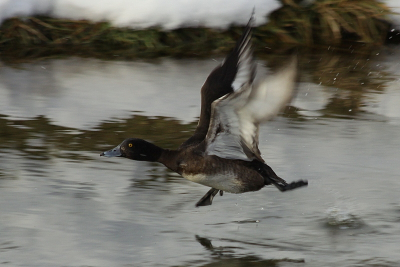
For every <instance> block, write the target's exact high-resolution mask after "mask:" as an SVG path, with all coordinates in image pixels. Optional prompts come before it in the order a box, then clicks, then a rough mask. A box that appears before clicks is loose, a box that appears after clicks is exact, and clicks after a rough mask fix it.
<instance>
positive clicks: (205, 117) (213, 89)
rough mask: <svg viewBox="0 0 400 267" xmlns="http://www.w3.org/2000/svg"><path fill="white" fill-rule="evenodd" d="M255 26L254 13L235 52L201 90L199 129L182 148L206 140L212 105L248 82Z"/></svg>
mask: <svg viewBox="0 0 400 267" xmlns="http://www.w3.org/2000/svg"><path fill="white" fill-rule="evenodd" d="M253 24H254V13H253V14H252V16H251V18H250V20H249V22H248V24H247V26H246V28H245V30H244V32H243V34H242V36H241V37H240V39H239V40H238V41H237V43H236V46H235V48H234V49H233V51H232V52H231V53H230V54H229V55H228V56H227V57H226V59H225V60H224V62H222V64H221V65H220V66H218V67H216V68H215V69H214V70H213V71H212V72H211V73H210V75H209V76H208V77H207V79H206V81H205V83H204V84H203V86H202V88H201V112H200V119H199V122H198V125H197V128H196V130H195V132H194V134H193V136H192V137H190V138H189V139H188V140H187V141H185V142H184V143H183V144H182V145H181V148H182V147H185V146H190V145H196V144H198V143H200V142H202V141H203V140H204V138H205V137H206V134H207V131H208V127H209V125H210V117H211V104H212V103H213V102H214V101H215V100H216V99H218V98H220V97H222V96H224V95H226V94H229V93H232V92H233V91H234V89H238V88H240V86H241V85H242V84H243V83H244V82H246V81H247V80H248V75H249V71H250V68H249V67H248V66H247V65H248V64H250V63H251V62H250V61H249V60H246V59H247V58H248V55H247V54H246V51H248V49H247V48H246V47H248V46H249V45H250V43H251V30H252V27H253Z"/></svg>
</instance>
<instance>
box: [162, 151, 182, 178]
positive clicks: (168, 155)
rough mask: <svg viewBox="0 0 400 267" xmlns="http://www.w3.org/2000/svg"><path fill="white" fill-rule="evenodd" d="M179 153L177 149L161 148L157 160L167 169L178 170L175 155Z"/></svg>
mask: <svg viewBox="0 0 400 267" xmlns="http://www.w3.org/2000/svg"><path fill="white" fill-rule="evenodd" d="M178 155H179V151H178V150H169V149H162V153H161V155H160V157H159V158H158V159H157V162H159V163H162V164H164V165H165V167H167V168H168V169H170V170H172V171H174V172H177V171H178V162H177V161H178V160H177V157H178Z"/></svg>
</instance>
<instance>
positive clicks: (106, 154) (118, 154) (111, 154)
mask: <svg viewBox="0 0 400 267" xmlns="http://www.w3.org/2000/svg"><path fill="white" fill-rule="evenodd" d="M100 156H104V157H109V158H110V157H121V156H122V154H121V148H120V146H116V147H115V148H113V149H111V150H108V151H106V152H103V153H101V154H100Z"/></svg>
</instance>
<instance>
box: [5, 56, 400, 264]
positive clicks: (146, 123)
mask: <svg viewBox="0 0 400 267" xmlns="http://www.w3.org/2000/svg"><path fill="white" fill-rule="evenodd" d="M398 58H400V51H399V50H398V49H394V48H389V49H386V50H385V51H380V52H379V53H374V54H373V55H368V56H365V55H364V56H360V55H355V54H354V56H353V55H351V54H350V55H345V56H343V55H340V54H337V53H335V52H331V51H329V52H327V53H323V54H317V55H313V56H304V58H302V59H301V69H302V72H301V82H300V84H299V91H298V93H297V95H296V98H295V99H294V101H293V102H292V103H291V107H290V108H289V109H287V110H286V112H285V113H284V114H283V115H281V116H279V117H278V118H276V119H275V120H274V121H271V122H269V123H267V124H265V125H263V126H262V127H261V132H260V150H261V152H262V154H263V156H264V158H265V160H266V161H267V163H268V164H269V165H270V166H272V168H273V169H274V170H275V171H276V172H277V173H278V175H280V176H281V177H284V178H285V179H286V180H288V181H292V180H298V179H308V181H309V186H308V187H307V188H302V189H299V190H295V191H292V192H286V193H281V192H279V191H278V190H277V189H276V188H274V187H266V188H264V189H262V190H261V191H258V192H252V193H246V194H242V195H234V194H228V193H226V194H224V196H223V197H220V196H216V198H215V199H214V203H213V205H212V206H208V207H202V208H195V207H194V204H195V203H196V202H197V201H198V200H199V199H200V198H201V197H202V196H203V194H205V193H206V192H207V190H208V189H207V188H206V187H204V186H201V185H198V184H195V183H192V182H189V181H187V180H185V179H183V178H181V177H180V176H179V175H177V174H174V173H172V172H170V171H168V170H167V169H166V168H165V167H163V166H161V165H159V164H156V163H147V162H135V161H130V160H127V159H121V158H110V159H107V158H100V157H99V153H100V152H102V151H104V150H107V149H109V148H111V147H113V146H115V145H117V144H118V143H120V142H121V141H122V140H123V139H124V138H126V137H131V136H132V137H133V136H135V137H140V138H146V139H147V140H150V141H153V142H155V143H156V144H158V145H160V146H163V147H166V148H174V147H177V146H179V144H180V143H182V142H183V141H184V140H185V139H186V138H188V137H189V136H190V135H191V132H192V131H193V129H194V128H195V126H196V120H197V116H198V114H199V111H200V108H199V105H200V99H199V88H200V87H201V85H202V84H203V82H204V80H205V78H206V77H207V75H208V73H209V72H210V71H211V70H212V69H213V68H214V67H215V66H216V64H217V62H216V61H219V59H218V60H213V59H204V60H191V59H185V60H174V59H160V60H156V61H131V62H126V61H122V62H121V61H111V62H110V61H100V60H96V59H81V58H69V59H57V60H46V61H40V62H34V63H24V64H19V65H17V66H7V65H1V66H0V140H1V142H0V157H1V160H0V233H1V234H0V259H1V260H0V264H1V265H3V266H296V267H297V266H398V263H399V262H400V243H399V242H400V241H399V240H400V198H399V194H400V179H399V173H400V165H399V163H398V162H399V158H400V149H399V148H400V137H399V132H400V105H399V104H398V103H400V80H399V63H398ZM260 64H265V62H260Z"/></svg>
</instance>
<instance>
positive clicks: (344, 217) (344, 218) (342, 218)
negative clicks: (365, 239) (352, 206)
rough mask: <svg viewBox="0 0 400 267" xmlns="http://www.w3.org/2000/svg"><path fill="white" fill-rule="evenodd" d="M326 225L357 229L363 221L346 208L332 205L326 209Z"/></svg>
mask: <svg viewBox="0 0 400 267" xmlns="http://www.w3.org/2000/svg"><path fill="white" fill-rule="evenodd" d="M326 213H327V216H326V225H327V226H329V227H333V228H337V229H358V228H360V227H362V226H363V224H364V223H363V221H362V220H361V218H359V217H358V216H356V215H354V214H352V213H351V212H350V211H348V210H342V209H340V208H338V207H332V208H329V209H327V211H326Z"/></svg>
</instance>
